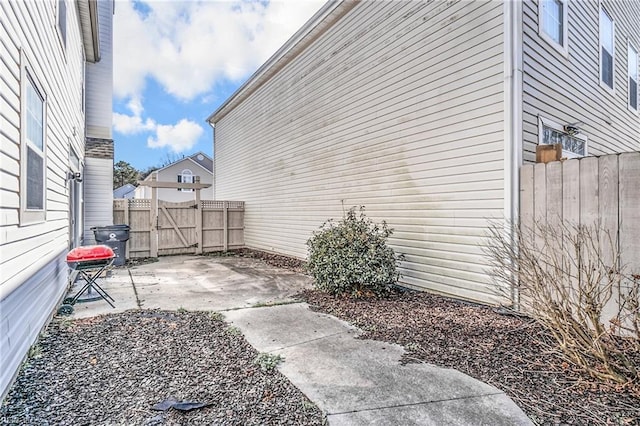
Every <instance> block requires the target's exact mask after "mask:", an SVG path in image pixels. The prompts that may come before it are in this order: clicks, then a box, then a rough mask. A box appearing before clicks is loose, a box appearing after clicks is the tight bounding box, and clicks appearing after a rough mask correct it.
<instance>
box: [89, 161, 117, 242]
mask: <svg viewBox="0 0 640 426" xmlns="http://www.w3.org/2000/svg"><path fill="white" fill-rule="evenodd" d="M105 182H106V184H105ZM112 182H113V160H111V159H105V158H92V157H87V158H85V164H84V181H83V182H82V184H83V185H84V218H85V219H84V244H85V245H87V244H95V238H94V236H93V231H92V230H91V228H92V227H94V226H108V225H113V184H112Z"/></svg>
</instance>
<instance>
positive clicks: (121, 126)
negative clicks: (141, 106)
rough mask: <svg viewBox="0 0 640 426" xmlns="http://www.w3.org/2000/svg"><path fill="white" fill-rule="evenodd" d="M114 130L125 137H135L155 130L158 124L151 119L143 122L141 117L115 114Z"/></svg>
mask: <svg viewBox="0 0 640 426" xmlns="http://www.w3.org/2000/svg"><path fill="white" fill-rule="evenodd" d="M113 128H114V129H115V131H116V132H118V133H122V134H123V135H134V134H137V133H142V132H146V131H150V130H155V128H156V123H155V121H153V120H152V119H150V118H147V119H146V120H144V121H142V117H140V115H126V114H120V113H118V112H114V113H113Z"/></svg>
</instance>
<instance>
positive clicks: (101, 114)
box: [85, 1, 113, 188]
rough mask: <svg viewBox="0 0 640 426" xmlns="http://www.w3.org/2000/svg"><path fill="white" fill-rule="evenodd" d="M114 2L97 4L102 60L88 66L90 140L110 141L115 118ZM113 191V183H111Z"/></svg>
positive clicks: (88, 124) (87, 91)
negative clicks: (113, 117) (113, 116)
mask: <svg viewBox="0 0 640 426" xmlns="http://www.w3.org/2000/svg"><path fill="white" fill-rule="evenodd" d="M112 15H113V2H112V1H98V18H99V20H98V24H99V25H98V27H99V29H100V61H99V62H96V63H87V65H86V67H87V70H86V73H87V77H86V79H87V80H86V82H85V85H86V93H87V97H86V107H85V108H86V120H87V122H86V126H87V129H86V132H87V136H88V137H91V138H101V139H111V138H112V131H111V124H112V121H113V119H112V115H113V100H112V98H113V19H112V18H111V16H112ZM108 185H109V187H110V188H111V185H112V184H111V181H108Z"/></svg>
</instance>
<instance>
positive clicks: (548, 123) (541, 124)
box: [538, 116, 589, 158]
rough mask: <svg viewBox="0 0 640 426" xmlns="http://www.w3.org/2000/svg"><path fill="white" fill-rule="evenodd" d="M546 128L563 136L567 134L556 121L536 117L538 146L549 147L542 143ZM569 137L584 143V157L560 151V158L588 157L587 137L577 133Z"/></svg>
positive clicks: (562, 126) (563, 127) (571, 152)
mask: <svg viewBox="0 0 640 426" xmlns="http://www.w3.org/2000/svg"><path fill="white" fill-rule="evenodd" d="M545 127H548V128H550V129H553V130H555V131H557V132H560V133H564V134H568V133H567V132H566V131H565V126H564V125H562V124H560V123H558V122H557V121H554V120H551V119H550V118H546V117H541V116H538V145H549V144H547V143H545V142H544V128H545ZM570 136H571V137H573V138H575V139H579V140H581V141H584V155H580V154H576V153H575V152H573V151H567V150H565V149H562V156H563V157H565V158H582V157H586V156H588V155H589V140H588V138H587V135H584V134H582V133H580V132H579V133H577V134H575V135H570Z"/></svg>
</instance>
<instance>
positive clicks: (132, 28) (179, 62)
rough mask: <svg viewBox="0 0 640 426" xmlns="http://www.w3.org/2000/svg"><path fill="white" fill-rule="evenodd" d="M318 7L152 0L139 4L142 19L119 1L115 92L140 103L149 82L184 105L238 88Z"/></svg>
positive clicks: (316, 3)
mask: <svg viewBox="0 0 640 426" xmlns="http://www.w3.org/2000/svg"><path fill="white" fill-rule="evenodd" d="M323 3H324V0H306V1H300V0H280V1H271V2H262V1H232V2H231V1H225V2H213V1H202V0H196V1H188V2H187V1H161V2H160V1H150V2H143V3H142V4H143V7H144V9H145V10H144V13H142V12H140V11H139V10H136V8H134V5H133V3H132V1H131V0H127V1H122V2H118V3H117V4H116V13H115V17H114V94H115V95H116V96H117V97H120V98H123V99H126V98H129V97H131V98H133V99H140V95H141V93H142V91H143V90H144V87H145V81H146V79H147V78H148V77H151V78H154V79H155V80H156V81H157V82H158V83H159V84H160V85H161V86H162V87H163V88H164V90H166V92H167V93H169V94H171V95H173V96H175V97H177V98H180V99H183V100H191V99H193V98H194V97H196V96H198V95H202V94H206V93H208V92H209V91H210V90H211V89H212V88H213V87H214V85H215V83H216V82H217V81H219V80H231V81H236V82H237V81H239V80H240V79H243V78H245V77H247V76H248V75H249V73H251V72H252V71H253V70H255V69H256V68H257V67H258V66H259V65H260V64H262V63H263V62H264V61H265V60H266V59H267V58H268V57H269V56H270V55H271V54H273V53H274V52H275V51H276V50H277V49H278V48H279V47H280V46H281V45H282V44H283V43H284V42H285V41H286V40H287V39H288V38H289V37H290V36H291V35H293V34H294V33H295V31H296V30H298V29H299V28H300V27H301V26H302V25H303V24H304V22H305V21H306V20H307V19H308V18H310V17H311V16H312V15H313V13H314V12H315V11H317V10H318V9H319V8H320V7H321V6H322V4H323ZM138 9H139V8H138ZM133 110H134V109H133V108H132V111H133ZM134 112H135V111H134ZM134 116H139V114H134Z"/></svg>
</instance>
